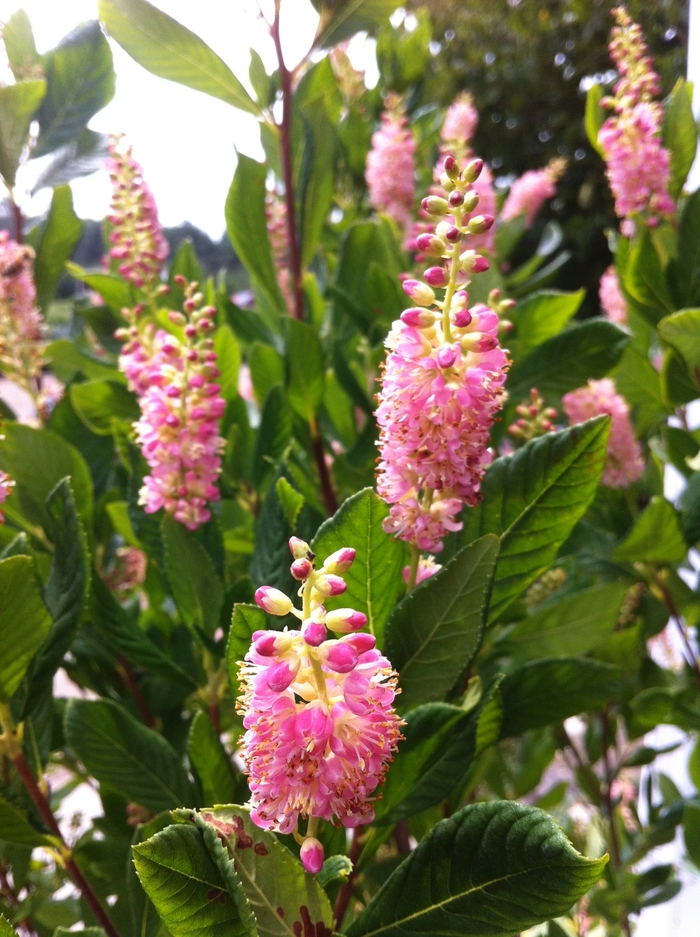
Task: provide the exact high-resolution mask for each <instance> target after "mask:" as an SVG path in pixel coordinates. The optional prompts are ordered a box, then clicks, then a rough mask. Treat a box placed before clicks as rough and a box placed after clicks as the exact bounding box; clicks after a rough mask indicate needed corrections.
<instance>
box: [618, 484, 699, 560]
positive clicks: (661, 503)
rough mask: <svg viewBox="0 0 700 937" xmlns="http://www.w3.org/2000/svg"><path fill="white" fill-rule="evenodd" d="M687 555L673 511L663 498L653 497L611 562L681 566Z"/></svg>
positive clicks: (674, 511)
mask: <svg viewBox="0 0 700 937" xmlns="http://www.w3.org/2000/svg"><path fill="white" fill-rule="evenodd" d="M687 552H688V548H687V546H686V543H685V539H684V537H683V534H682V532H681V528H680V523H679V520H678V514H677V512H676V510H675V509H674V507H673V505H672V504H670V503H669V502H668V501H667V500H666V499H665V498H660V497H658V496H655V497H653V498H652V499H651V501H650V503H649V506H648V507H647V508H646V509H645V510H644V512H643V513H642V514H640V516H639V517H638V518H637V520H636V521H635V524H634V527H633V528H632V530H631V531H630V533H629V535H628V536H627V537H626V538H625V540H624V541H623V542H622V543H621V544H620V545H619V546H618V547H616V548H615V550H614V551H613V554H612V559H613V560H614V561H615V562H629V563H636V562H644V563H662V564H663V563H680V562H681V560H683V559H685V555H686V553H687Z"/></svg>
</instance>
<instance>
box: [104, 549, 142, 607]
mask: <svg viewBox="0 0 700 937" xmlns="http://www.w3.org/2000/svg"><path fill="white" fill-rule="evenodd" d="M147 567H148V559H147V557H146V554H145V553H144V552H143V550H139V549H137V547H119V548H118V549H117V551H116V553H115V555H114V559H113V560H112V562H111V563H110V564H109V566H108V567H107V569H106V570H105V572H104V574H103V575H102V578H103V579H104V581H105V583H106V584H107V585H108V586H109V588H110V589H114V591H115V592H119V593H122V594H124V595H126V594H128V593H129V592H133V590H134V589H135V588H136V587H137V586H140V585H141V583H143V581H144V580H145V578H146V570H147Z"/></svg>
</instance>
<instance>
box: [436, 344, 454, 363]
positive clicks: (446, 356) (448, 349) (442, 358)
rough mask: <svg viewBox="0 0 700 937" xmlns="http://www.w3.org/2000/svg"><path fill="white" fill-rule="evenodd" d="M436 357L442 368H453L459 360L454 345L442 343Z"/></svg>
mask: <svg viewBox="0 0 700 937" xmlns="http://www.w3.org/2000/svg"><path fill="white" fill-rule="evenodd" d="M435 357H436V358H437V363H438V364H439V365H440V367H441V368H451V367H452V365H453V364H454V363H455V361H456V360H457V352H456V351H455V349H454V348H453V346H452V345H441V346H440V348H438V350H437V355H436V356H435Z"/></svg>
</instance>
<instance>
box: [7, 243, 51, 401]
mask: <svg viewBox="0 0 700 937" xmlns="http://www.w3.org/2000/svg"><path fill="white" fill-rule="evenodd" d="M33 263H34V251H33V250H32V248H31V247H28V246H27V245H24V244H18V243H17V242H16V241H13V240H12V239H11V238H10V235H9V234H8V232H7V231H0V367H1V368H2V370H3V373H4V374H5V376H6V377H7V378H9V380H11V381H14V382H15V383H16V384H19V386H20V387H23V388H24V389H25V390H26V391H28V392H29V393H30V394H31V395H32V396H33V397H34V398H35V399H36V398H37V396H38V394H39V389H40V384H41V371H42V368H43V367H44V365H45V364H46V359H45V358H44V348H45V344H44V341H43V335H42V330H43V319H42V316H41V313H40V312H39V310H38V309H37V307H36V287H35V285H34V274H33Z"/></svg>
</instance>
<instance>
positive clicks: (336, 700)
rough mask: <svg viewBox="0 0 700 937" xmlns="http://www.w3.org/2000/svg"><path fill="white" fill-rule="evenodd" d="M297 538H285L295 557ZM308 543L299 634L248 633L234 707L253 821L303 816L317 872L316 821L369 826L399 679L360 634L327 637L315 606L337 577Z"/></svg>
mask: <svg viewBox="0 0 700 937" xmlns="http://www.w3.org/2000/svg"><path fill="white" fill-rule="evenodd" d="M300 542H301V541H298V540H295V543H294V544H290V546H291V547H292V549H293V551H294V555H295V557H296V560H297V561H298V560H299V559H301V558H302V557H300V556H298V555H297V553H298V552H299V551H298V549H296V548H297V547H298V544H299V543H300ZM305 546H306V547H307V554H306V557H304V558H306V559H308V560H309V563H310V565H311V569H310V572H309V576H308V577H307V579H306V580H305V582H304V584H303V586H302V589H301V590H300V594H301V595H302V599H303V608H302V609H297V608H295V607H292V608H291V613H292V614H293V615H295V616H296V617H297V618H299V619H300V620H301V622H302V625H301V630H291V629H285V630H284V631H258V632H256V633H255V634H254V635H253V643H252V645H251V647H250V650H249V651H248V653H247V654H246V656H245V662H244V663H243V664H242V666H241V669H240V680H241V690H242V696H241V697H240V698H239V700H238V703H237V708H238V709H239V711H240V712H241V714H242V715H243V726H244V728H245V730H246V731H245V734H244V735H243V736H242V738H241V740H240V743H241V756H242V759H243V763H244V765H245V769H244V770H245V772H246V774H247V775H248V783H249V785H250V791H251V803H252V806H253V810H252V812H251V819H252V820H253V822H254V823H256V824H257V825H258V826H261V827H262V828H263V829H269V830H278V831H280V832H282V833H290V832H293V831H295V830H296V827H297V822H298V820H299V817H304V818H308V824H307V838H306V840H305V843H304V845H303V846H302V861H303V862H304V865H305V867H306V868H307V870H308V871H310V872H318V871H319V869H320V868H321V865H322V864H323V847H322V846H321V844H320V842H319V841H318V840H317V839H316V838H315V835H314V834H315V831H316V826H317V823H318V819H319V818H320V819H324V820H328V821H331V820H334V819H337V820H338V821H340V823H342V824H343V826H345V827H356V826H359V825H364V824H367V823H371V821H372V820H373V819H374V807H373V801H372V799H371V795H372V794H373V793H374V791H375V789H376V788H377V786H378V785H379V784H381V782H382V781H383V779H384V776H385V774H386V771H387V768H388V765H389V762H390V761H391V759H392V757H393V752H394V751H395V750H396V747H397V744H398V741H399V739H400V733H399V728H400V725H401V723H400V721H399V719H398V717H397V715H396V713H395V712H394V709H393V705H392V704H393V701H394V696H395V694H396V675H395V674H394V672H393V671H392V669H391V665H390V663H389V661H388V660H387V659H386V658H385V657H384V656H383V655H382V654H381V653H380V652H379V651H378V650H377V648H376V646H375V645H376V640H375V638H374V637H373V636H372V635H370V634H368V633H366V632H365V633H355V634H347V635H344V636H343V637H341V638H340V639H339V640H335V639H326V625H325V622H326V611H325V609H324V607H323V604H322V602H323V596H324V594H325V593H326V585H325V580H326V579H327V577H328V576H329V575H334V574H331V573H328V572H327V570H326V568H325V566H324V567H322V568H321V569H320V570H318V571H317V570H316V569H315V568H314V556H313V554H312V553H311V551H310V549H309V548H308V545H306V544H305ZM268 589H269V587H262V590H258V591H259V592H262V591H263V590H268ZM272 591H273V592H277V590H272ZM268 594H269V592H266V593H265V595H261V599H260V600H259V604H263V603H264V602H266V601H267V599H266V596H267V595H268ZM280 594H281V593H280ZM256 599H257V596H256ZM287 602H288V603H289V604H290V605H291V600H289V599H288V600H287ZM263 607H267V606H266V605H265V604H263ZM349 611H351V610H349Z"/></svg>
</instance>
